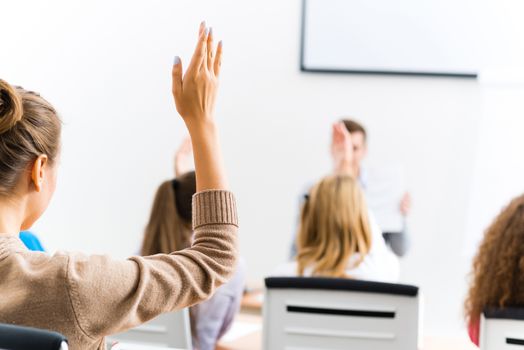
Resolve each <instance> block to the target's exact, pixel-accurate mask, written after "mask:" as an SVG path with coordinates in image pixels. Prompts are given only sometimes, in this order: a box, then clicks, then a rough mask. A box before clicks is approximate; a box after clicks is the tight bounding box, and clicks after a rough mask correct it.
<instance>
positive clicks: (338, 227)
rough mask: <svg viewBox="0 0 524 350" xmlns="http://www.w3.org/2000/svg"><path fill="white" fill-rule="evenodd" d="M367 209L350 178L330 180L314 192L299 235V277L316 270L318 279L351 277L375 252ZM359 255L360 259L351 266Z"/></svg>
mask: <svg viewBox="0 0 524 350" xmlns="http://www.w3.org/2000/svg"><path fill="white" fill-rule="evenodd" d="M371 241H372V239H371V229H370V225H369V219H368V212H367V206H366V203H365V201H364V196H363V195H362V191H361V190H360V188H359V185H358V184H357V182H356V181H355V180H354V179H353V178H352V177H350V176H345V175H337V176H328V177H325V178H323V179H322V180H321V181H320V182H318V183H317V184H316V185H315V186H314V187H313V188H312V189H311V191H310V193H309V195H308V196H307V199H306V201H305V203H304V205H303V207H302V214H301V220H300V226H299V231H298V235H297V251H298V253H297V263H298V274H299V275H300V276H302V275H304V271H305V269H306V268H312V274H313V275H314V276H328V277H347V276H346V273H345V271H346V269H348V268H351V267H356V266H358V265H359V264H360V263H361V262H362V260H363V259H364V257H365V256H366V255H367V253H368V252H369V250H370V248H371ZM356 253H358V254H359V255H360V259H359V260H357V261H356V262H355V263H354V266H348V262H349V259H350V258H351V257H352V256H353V255H354V254H356Z"/></svg>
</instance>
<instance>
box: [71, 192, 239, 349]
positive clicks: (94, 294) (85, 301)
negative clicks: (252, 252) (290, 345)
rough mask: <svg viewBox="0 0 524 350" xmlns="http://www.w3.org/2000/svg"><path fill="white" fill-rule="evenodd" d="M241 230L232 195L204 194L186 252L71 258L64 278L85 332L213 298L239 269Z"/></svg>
mask: <svg viewBox="0 0 524 350" xmlns="http://www.w3.org/2000/svg"><path fill="white" fill-rule="evenodd" d="M237 227H238V219H237V212H236V204H235V199H234V196H233V194H232V193H230V192H228V191H222V190H211V191H205V192H200V193H197V194H196V195H195V196H194V198H193V229H194V241H193V244H192V246H191V247H190V248H188V249H185V250H182V251H178V252H175V253H171V254H157V255H153V256H148V257H131V258H129V259H127V260H125V261H117V260H113V259H111V258H110V257H108V256H99V255H98V256H96V255H95V256H84V255H78V254H77V255H70V256H69V262H68V264H67V278H66V279H67V285H68V290H69V296H70V300H71V304H72V306H73V310H74V313H75V318H76V320H77V324H78V326H79V327H80V329H81V331H82V332H83V333H84V334H85V335H86V336H87V337H89V338H92V339H94V340H95V339H98V338H101V337H103V336H106V335H110V334H114V333H118V332H121V331H124V330H126V329H129V328H132V327H134V326H136V325H139V324H141V323H143V322H146V321H148V320H150V319H152V318H154V317H156V316H158V315H159V314H161V313H165V312H169V311H174V310H177V309H180V308H184V307H187V306H190V305H193V304H195V303H197V302H199V301H202V300H206V299H207V298H209V297H210V296H211V295H212V294H213V292H214V290H215V289H216V288H217V287H219V286H220V285H222V284H223V283H225V282H226V281H227V280H228V279H229V277H230V276H231V275H232V273H233V271H234V269H235V265H236V260H237V249H236V232H237Z"/></svg>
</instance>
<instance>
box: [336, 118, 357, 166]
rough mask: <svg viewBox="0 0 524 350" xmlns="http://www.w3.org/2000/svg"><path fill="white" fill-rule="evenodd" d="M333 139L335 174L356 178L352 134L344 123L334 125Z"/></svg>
mask: <svg viewBox="0 0 524 350" xmlns="http://www.w3.org/2000/svg"><path fill="white" fill-rule="evenodd" d="M332 130H333V131H332V138H331V157H332V158H333V166H334V172H335V174H339V175H344V174H347V175H352V176H356V175H357V174H355V169H353V143H352V142H351V134H350V133H349V131H348V130H347V129H346V127H345V126H344V123H343V122H337V123H335V124H333V128H332Z"/></svg>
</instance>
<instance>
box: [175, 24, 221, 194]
mask: <svg viewBox="0 0 524 350" xmlns="http://www.w3.org/2000/svg"><path fill="white" fill-rule="evenodd" d="M221 61H222V42H219V43H218V46H217V48H216V50H215V49H214V48H213V33H212V30H210V29H209V28H206V25H205V22H202V23H201V24H200V30H199V37H198V42H197V45H196V49H195V52H194V53H193V57H192V59H191V62H190V63H189V66H188V67H187V71H186V72H185V74H184V73H183V70H182V60H181V59H180V57H178V56H177V57H175V63H174V64H173V69H172V77H173V86H172V91H173V97H174V99H175V104H176V109H177V111H178V113H179V114H180V115H181V116H182V118H183V119H184V122H185V124H186V126H187V129H188V131H189V135H190V136H191V143H192V145H193V157H194V160H195V173H196V187H197V191H204V190H208V189H226V188H227V181H226V177H225V173H224V169H223V164H222V157H221V152H220V144H219V142H218V135H217V131H216V127H215V122H214V112H215V100H216V97H217V92H218V76H219V75H220V66H221Z"/></svg>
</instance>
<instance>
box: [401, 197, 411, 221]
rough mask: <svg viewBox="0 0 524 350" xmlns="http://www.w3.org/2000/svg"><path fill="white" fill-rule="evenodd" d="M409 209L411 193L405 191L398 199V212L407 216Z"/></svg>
mask: <svg viewBox="0 0 524 350" xmlns="http://www.w3.org/2000/svg"><path fill="white" fill-rule="evenodd" d="M410 211H411V195H410V194H409V193H408V192H406V193H404V195H403V196H402V199H401V200H400V213H401V214H402V215H403V216H408V215H409V212H410Z"/></svg>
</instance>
